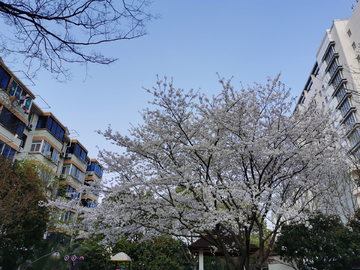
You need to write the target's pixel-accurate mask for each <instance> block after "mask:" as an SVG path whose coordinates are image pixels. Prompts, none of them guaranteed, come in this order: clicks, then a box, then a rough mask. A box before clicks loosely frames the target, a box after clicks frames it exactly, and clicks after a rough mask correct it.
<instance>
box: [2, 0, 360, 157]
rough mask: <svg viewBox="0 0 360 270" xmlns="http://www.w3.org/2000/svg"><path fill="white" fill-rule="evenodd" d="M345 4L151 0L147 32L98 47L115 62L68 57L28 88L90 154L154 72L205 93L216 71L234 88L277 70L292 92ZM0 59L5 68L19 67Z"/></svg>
mask: <svg viewBox="0 0 360 270" xmlns="http://www.w3.org/2000/svg"><path fill="white" fill-rule="evenodd" d="M351 4H353V5H356V0H312V1H310V0H302V1H300V0H271V1H270V0H268V1H263V0H258V1H249V0H248V1H241V0H154V3H153V4H152V6H151V7H150V10H151V12H152V13H153V14H161V19H158V20H155V21H152V22H150V23H148V25H147V29H148V33H149V34H148V35H146V36H144V37H142V38H139V39H135V40H130V41H119V42H117V43H112V44H106V45H101V47H98V49H99V50H101V51H103V52H105V53H106V54H108V55H111V56H113V57H116V58H119V60H118V61H117V62H116V63H114V64H111V65H109V66H100V65H89V66H88V76H86V72H85V67H84V66H77V65H74V66H72V72H73V79H72V80H71V81H68V82H67V83H59V82H57V81H55V80H53V79H51V76H50V74H49V73H47V72H45V71H42V72H41V73H40V74H39V76H38V77H37V79H35V80H34V82H35V84H36V85H35V86H29V89H30V90H31V91H32V92H33V93H34V94H36V95H40V96H41V97H42V98H43V99H44V100H45V101H46V102H47V103H48V104H49V105H50V107H51V108H46V106H44V105H45V104H44V103H42V102H41V101H40V100H39V99H38V100H35V102H36V103H37V104H38V105H39V106H40V107H41V108H43V110H44V111H51V112H52V113H53V114H54V115H55V116H56V117H57V118H58V119H59V120H60V121H61V122H62V123H63V124H64V125H65V126H67V127H68V128H69V130H75V131H76V132H75V131H73V133H72V134H71V137H73V138H76V139H78V140H79V141H80V142H81V143H82V144H83V145H84V146H85V147H86V148H87V149H88V150H89V155H90V156H91V157H93V158H96V157H97V152H98V150H97V148H96V146H98V147H99V148H100V149H103V148H106V149H108V150H113V151H115V150H117V149H116V148H113V146H112V145H110V144H109V143H108V142H107V141H105V139H104V138H103V137H101V136H100V135H98V134H97V133H95V132H94V130H98V129H100V130H105V129H106V128H107V126H108V125H109V124H111V125H112V127H113V129H114V130H118V131H119V132H120V133H122V134H126V133H127V130H128V129H129V128H130V123H132V124H133V125H137V124H138V123H141V117H140V115H139V113H138V111H140V110H142V109H143V108H145V107H147V106H148V104H147V102H148V100H150V99H151V96H150V95H149V94H147V93H146V92H145V91H144V90H143V89H142V87H146V88H150V87H152V86H155V85H156V83H155V82H156V75H157V74H158V75H159V76H160V77H164V76H167V77H168V78H170V77H172V78H173V79H174V86H175V87H176V88H184V89H190V88H193V89H199V88H201V91H202V92H203V93H205V94H207V95H208V96H212V95H214V94H215V95H216V94H218V93H219V92H220V89H221V87H220V85H219V83H218V82H217V75H216V72H218V73H219V74H220V75H221V76H222V77H225V78H230V77H231V76H234V79H233V83H234V85H235V88H237V89H240V88H241V85H240V83H239V82H240V81H242V83H243V85H244V86H246V85H247V84H249V85H252V84H253V82H254V81H256V82H258V83H264V82H266V78H267V76H271V77H275V76H276V75H277V74H278V73H279V72H281V74H282V76H281V81H282V82H284V83H285V84H286V86H287V87H288V88H291V89H292V95H293V96H297V95H299V94H300V93H301V91H302V88H303V87H304V85H305V82H306V79H307V78H308V76H309V74H310V71H311V69H312V67H313V65H314V63H315V53H316V50H317V48H318V46H319V44H320V41H321V39H322V37H323V35H324V34H325V30H326V29H328V28H330V27H331V25H332V20H333V19H341V18H349V17H350V16H351V13H352V9H351V7H350V6H351ZM4 60H5V63H6V64H8V66H9V67H10V68H11V69H12V70H19V69H21V68H23V67H21V65H20V64H18V65H16V64H10V63H7V62H6V59H4ZM23 69H24V68H23ZM78 135H80V136H78ZM119 150H121V149H119Z"/></svg>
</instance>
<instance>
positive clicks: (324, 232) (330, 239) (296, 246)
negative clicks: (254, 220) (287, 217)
mask: <svg viewBox="0 0 360 270" xmlns="http://www.w3.org/2000/svg"><path fill="white" fill-rule="evenodd" d="M358 215H359V213H357V215H356V216H355V219H354V220H352V221H350V222H349V224H348V226H346V225H344V224H343V223H342V222H341V219H340V218H339V217H338V216H335V215H324V214H322V213H317V214H316V215H313V216H311V217H310V218H309V220H308V222H307V224H304V223H299V224H291V225H285V226H283V228H282V230H281V235H280V236H279V238H278V239H277V243H276V245H277V246H276V249H275V252H276V253H277V254H278V255H280V257H281V258H282V259H284V260H285V261H287V262H290V263H295V264H296V265H297V267H298V269H300V270H302V269H304V270H305V269H307V270H309V269H322V270H330V269H331V270H336V269H339V270H344V269H351V266H352V265H354V264H356V262H357V261H359V254H360V253H359V251H360V249H359V247H358V246H359V245H358V244H359V240H360V236H359V232H360V231H359V228H360V223H359V219H358V218H357V217H358Z"/></svg>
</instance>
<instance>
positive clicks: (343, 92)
mask: <svg viewBox="0 0 360 270" xmlns="http://www.w3.org/2000/svg"><path fill="white" fill-rule="evenodd" d="M345 95H346V90H345V86H344V85H342V86H341V88H340V89H339V91H338V92H337V94H336V98H337V100H338V102H340V101H341V100H342V99H343V97H344V96H345Z"/></svg>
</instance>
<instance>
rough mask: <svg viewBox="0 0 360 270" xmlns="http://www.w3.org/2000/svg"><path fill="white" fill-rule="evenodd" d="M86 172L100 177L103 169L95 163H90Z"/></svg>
mask: <svg viewBox="0 0 360 270" xmlns="http://www.w3.org/2000/svg"><path fill="white" fill-rule="evenodd" d="M86 171H90V172H95V173H96V174H97V175H98V176H100V177H102V175H103V168H101V166H100V165H99V164H97V163H96V162H91V164H90V165H89V166H88V167H87V169H86Z"/></svg>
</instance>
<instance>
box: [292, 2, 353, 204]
mask: <svg viewBox="0 0 360 270" xmlns="http://www.w3.org/2000/svg"><path fill="white" fill-rule="evenodd" d="M310 103H313V104H316V106H318V107H320V108H324V110H329V109H332V110H334V111H335V115H334V118H333V124H332V125H333V127H334V128H336V129H339V130H342V131H345V135H344V140H343V142H341V143H343V144H348V146H349V149H350V150H349V154H350V155H352V156H353V157H354V159H355V160H357V159H360V5H356V7H355V9H354V11H353V14H352V15H351V17H350V18H349V19H339V20H334V21H333V24H332V26H331V28H330V29H328V30H326V32H325V35H324V37H323V39H322V40H321V43H320V46H319V48H318V50H317V53H316V62H315V65H314V67H313V68H312V71H311V74H310V76H309V78H308V79H307V81H306V84H305V87H304V90H303V91H302V93H301V95H300V98H299V100H298V104H297V107H296V108H295V110H301V108H302V107H306V106H309V105H310ZM359 165H360V164H359ZM359 168H360V166H359ZM351 174H352V178H353V180H354V183H352V185H351V186H348V189H349V190H350V194H348V196H347V198H348V199H349V200H351V198H350V197H351V196H356V198H357V200H358V202H360V188H359V185H360V181H358V179H359V178H360V171H359V170H357V169H356V168H355V167H354V170H352V172H351Z"/></svg>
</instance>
